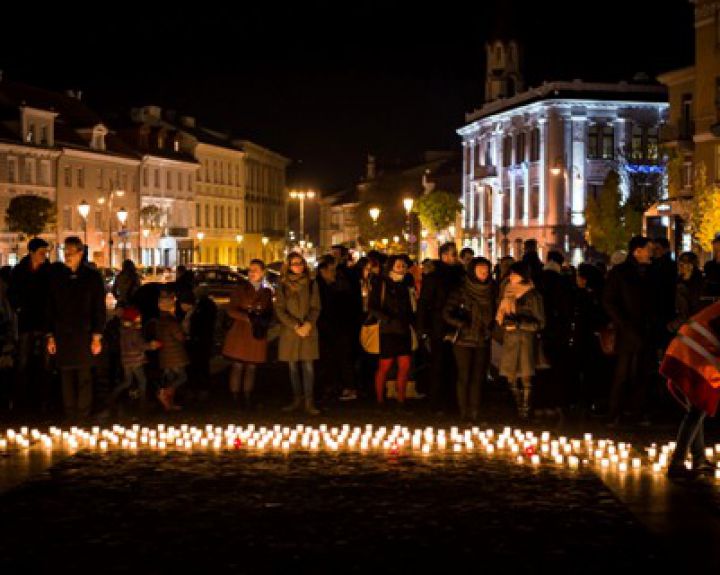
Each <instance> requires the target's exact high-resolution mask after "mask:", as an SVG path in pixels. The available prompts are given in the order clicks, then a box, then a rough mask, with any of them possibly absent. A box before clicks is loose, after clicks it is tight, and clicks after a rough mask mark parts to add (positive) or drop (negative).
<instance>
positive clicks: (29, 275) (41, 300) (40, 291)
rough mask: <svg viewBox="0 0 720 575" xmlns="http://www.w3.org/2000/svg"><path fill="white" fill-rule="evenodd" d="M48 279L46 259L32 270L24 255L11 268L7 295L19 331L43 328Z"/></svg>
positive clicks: (26, 331)
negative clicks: (15, 315)
mask: <svg viewBox="0 0 720 575" xmlns="http://www.w3.org/2000/svg"><path fill="white" fill-rule="evenodd" d="M49 281H50V263H49V262H47V261H46V262H45V263H43V264H42V265H41V266H40V267H39V268H38V269H37V270H35V271H32V269H31V266H30V256H25V257H24V258H23V259H21V260H20V263H19V264H18V265H16V266H15V267H14V268H13V270H12V272H11V274H10V285H9V286H8V294H7V295H8V298H9V300H10V305H11V306H12V308H13V309H14V310H15V313H16V314H17V320H18V331H19V332H20V333H28V332H31V331H44V330H45V328H46V317H45V313H46V311H47V306H46V302H47V297H48V287H49ZM103 289H104V288H103Z"/></svg>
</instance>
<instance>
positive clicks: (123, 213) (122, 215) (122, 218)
mask: <svg viewBox="0 0 720 575" xmlns="http://www.w3.org/2000/svg"><path fill="white" fill-rule="evenodd" d="M127 218H128V212H127V210H126V209H125V208H120V209H119V210H118V211H117V219H118V221H119V222H120V225H121V226H122V228H123V229H122V231H123V232H125V222H127ZM126 240H127V239H126V238H125V234H124V233H123V247H122V259H123V261H125V257H126V256H127V251H126V249H127V241H126Z"/></svg>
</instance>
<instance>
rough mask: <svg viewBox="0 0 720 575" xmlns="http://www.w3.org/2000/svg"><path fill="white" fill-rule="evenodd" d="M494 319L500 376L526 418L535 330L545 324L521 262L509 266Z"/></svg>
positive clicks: (537, 296) (539, 299)
mask: <svg viewBox="0 0 720 575" xmlns="http://www.w3.org/2000/svg"><path fill="white" fill-rule="evenodd" d="M496 320H497V323H498V325H499V326H500V327H501V328H502V330H503V345H502V356H501V358H500V375H501V376H503V377H505V378H506V379H507V380H508V384H509V385H510V391H512V394H513V397H514V398H515V404H516V405H517V409H518V415H519V416H520V418H521V419H529V417H530V408H531V400H532V378H533V377H534V375H535V366H536V363H537V359H538V355H537V348H538V344H539V341H538V333H539V332H540V331H542V329H543V328H544V327H545V313H544V312H543V301H542V296H541V295H540V293H539V292H538V291H537V290H536V289H535V286H534V285H533V282H532V280H531V279H530V270H529V269H528V267H527V266H526V265H525V264H524V263H522V262H516V263H514V264H512V266H510V275H509V276H508V284H507V286H506V287H505V291H504V292H503V295H502V299H501V300H500V304H499V306H498V311H497V315H496ZM518 380H520V381H521V382H522V387H520V385H519V384H518Z"/></svg>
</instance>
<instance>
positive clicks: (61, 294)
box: [47, 236, 106, 420]
mask: <svg viewBox="0 0 720 575" xmlns="http://www.w3.org/2000/svg"><path fill="white" fill-rule="evenodd" d="M64 248H65V250H64V256H65V261H64V262H62V263H60V262H58V263H55V264H53V265H52V266H51V269H50V280H49V289H48V295H47V350H48V353H49V354H50V355H52V356H55V363H56V365H57V367H58V369H59V370H60V378H61V381H62V396H63V404H64V406H65V417H66V418H67V419H69V420H78V419H87V418H88V417H89V416H90V410H91V408H92V398H93V395H92V391H93V390H92V374H91V367H92V364H93V358H94V357H95V356H97V355H99V354H100V352H101V351H102V334H103V329H104V327H105V321H106V310H105V287H104V285H103V281H102V277H101V276H100V274H99V273H98V272H97V271H96V270H94V269H92V268H90V267H89V266H87V265H85V264H84V263H83V257H84V246H83V242H82V240H81V239H80V238H78V237H77V236H70V237H67V238H65V242H64Z"/></svg>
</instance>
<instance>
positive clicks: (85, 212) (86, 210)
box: [78, 200, 90, 256]
mask: <svg viewBox="0 0 720 575" xmlns="http://www.w3.org/2000/svg"><path fill="white" fill-rule="evenodd" d="M78 212H79V213H80V217H81V218H82V219H83V228H84V231H85V255H86V256H87V254H88V251H89V250H88V234H87V219H88V216H89V215H90V204H88V203H87V202H86V201H85V200H83V201H82V202H80V205H79V206H78Z"/></svg>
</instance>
